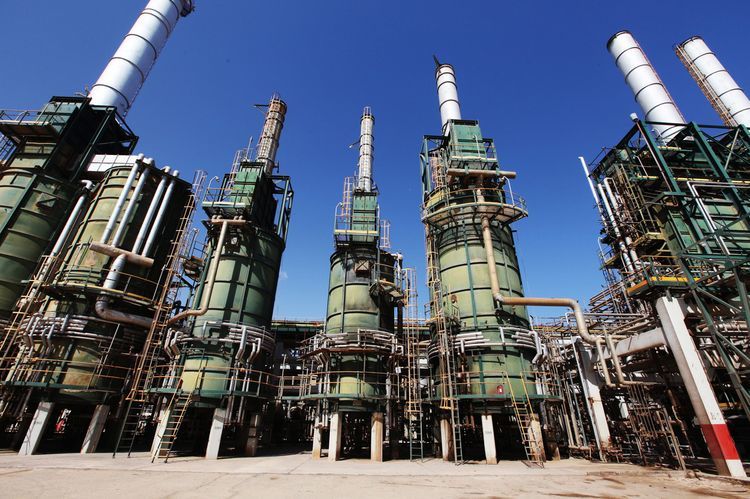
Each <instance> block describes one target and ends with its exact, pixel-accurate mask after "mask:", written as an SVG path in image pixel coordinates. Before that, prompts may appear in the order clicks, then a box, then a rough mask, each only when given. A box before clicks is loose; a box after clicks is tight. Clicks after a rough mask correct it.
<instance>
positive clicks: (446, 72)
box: [435, 57, 461, 134]
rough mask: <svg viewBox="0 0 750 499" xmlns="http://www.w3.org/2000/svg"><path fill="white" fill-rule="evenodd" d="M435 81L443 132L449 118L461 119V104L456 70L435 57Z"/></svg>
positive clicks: (445, 129)
mask: <svg viewBox="0 0 750 499" xmlns="http://www.w3.org/2000/svg"><path fill="white" fill-rule="evenodd" d="M435 64H436V65H437V68H436V69H435V81H436V83H437V91H438V101H439V102H440V121H441V122H442V127H443V128H442V130H443V134H445V132H446V131H447V125H448V120H460V119H461V105H460V104H459V102H458V87H457V86H456V72H455V71H454V70H453V66H451V65H450V64H441V63H440V61H438V60H437V57H436V58H435Z"/></svg>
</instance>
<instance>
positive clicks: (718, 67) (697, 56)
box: [675, 36, 750, 126]
mask: <svg viewBox="0 0 750 499" xmlns="http://www.w3.org/2000/svg"><path fill="white" fill-rule="evenodd" d="M675 52H676V53H677V56H678V57H679V58H680V60H681V61H682V62H683V64H685V66H686V67H687V69H688V71H689V72H690V74H691V76H692V77H693V79H695V82H696V83H697V84H698V86H699V87H700V89H701V90H702V91H703V93H704V94H705V96H706V97H707V98H708V100H709V102H710V103H711V105H712V106H713V107H714V109H716V112H718V113H719V116H721V118H722V120H724V122H725V123H726V125H727V126H738V125H745V126H750V99H748V98H747V95H746V94H745V91H744V90H742V88H741V87H740V86H739V85H738V84H737V82H736V81H735V80H734V78H732V75H730V74H729V72H728V71H727V70H726V68H725V67H724V65H723V64H721V62H719V59H718V58H717V57H716V54H714V53H713V52H712V51H711V49H709V48H708V45H706V42H704V41H703V38H701V37H700V36H694V37H692V38H688V39H687V40H685V41H684V42H682V43H680V44H679V45H677V46H676V47H675Z"/></svg>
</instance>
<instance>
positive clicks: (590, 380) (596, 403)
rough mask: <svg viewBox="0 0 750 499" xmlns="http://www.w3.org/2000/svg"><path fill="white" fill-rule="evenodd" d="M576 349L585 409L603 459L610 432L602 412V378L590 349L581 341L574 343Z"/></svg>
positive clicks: (607, 446) (608, 445)
mask: <svg viewBox="0 0 750 499" xmlns="http://www.w3.org/2000/svg"><path fill="white" fill-rule="evenodd" d="M576 349H577V351H578V355H579V357H580V368H581V376H582V378H583V380H582V383H581V384H582V385H583V392H584V395H585V399H586V402H587V407H586V409H587V411H588V413H589V416H590V417H591V423H592V425H593V427H594V435H595V436H596V444H597V447H599V453H600V456H601V458H602V459H604V451H606V450H607V449H608V448H609V447H610V434H609V426H607V416H606V413H605V412H604V404H602V397H601V395H600V393H599V387H600V386H601V385H602V380H601V378H600V377H599V374H598V373H597V372H596V370H595V369H594V365H593V356H592V353H591V351H590V350H589V349H588V348H587V347H586V346H584V345H583V343H581V342H578V343H576Z"/></svg>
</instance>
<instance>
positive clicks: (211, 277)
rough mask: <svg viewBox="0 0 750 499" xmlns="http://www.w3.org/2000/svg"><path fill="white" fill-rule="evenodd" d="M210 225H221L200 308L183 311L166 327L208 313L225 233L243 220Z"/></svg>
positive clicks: (217, 221) (220, 221)
mask: <svg viewBox="0 0 750 499" xmlns="http://www.w3.org/2000/svg"><path fill="white" fill-rule="evenodd" d="M211 222H212V223H221V232H219V240H218V241H217V242H216V249H215V250H214V257H213V259H212V260H211V268H210V269H209V270H208V280H207V281H206V285H205V287H204V288H203V291H202V293H201V294H202V296H201V306H200V308H198V309H192V310H185V311H183V312H180V313H179V314H177V315H175V316H174V317H172V318H171V319H169V321H168V322H167V325H172V324H174V323H175V322H178V321H181V320H182V319H185V318H186V317H197V316H200V315H204V314H205V313H206V312H208V302H209V301H210V300H211V293H212V292H213V289H214V283H216V274H217V272H218V271H219V260H221V252H222V250H223V249H224V241H225V240H226V237H227V231H228V230H229V225H230V224H231V225H244V224H245V221H244V220H212V221H211Z"/></svg>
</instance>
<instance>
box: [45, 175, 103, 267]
mask: <svg viewBox="0 0 750 499" xmlns="http://www.w3.org/2000/svg"><path fill="white" fill-rule="evenodd" d="M81 183H82V184H83V188H84V192H83V194H81V195H80V196H79V197H78V201H76V204H75V206H73V211H71V212H70V216H69V217H68V220H67V221H66V222H65V226H64V227H63V229H62V231H61V232H60V235H59V236H58V237H57V241H56V242H55V246H54V247H53V248H52V251H51V252H50V256H53V257H54V256H57V255H58V254H59V253H60V251H62V248H63V245H64V244H65V241H66V240H67V239H68V234H70V231H71V229H72V228H73V224H74V223H75V222H76V220H77V219H78V215H80V214H81V210H82V209H83V205H84V204H85V203H86V199H87V198H88V197H89V194H90V193H91V190H92V189H93V187H94V184H93V182H91V181H90V180H84V181H83V182H81Z"/></svg>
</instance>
